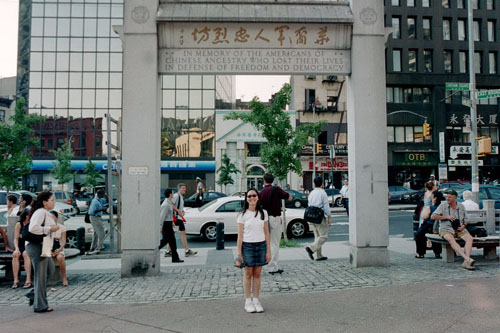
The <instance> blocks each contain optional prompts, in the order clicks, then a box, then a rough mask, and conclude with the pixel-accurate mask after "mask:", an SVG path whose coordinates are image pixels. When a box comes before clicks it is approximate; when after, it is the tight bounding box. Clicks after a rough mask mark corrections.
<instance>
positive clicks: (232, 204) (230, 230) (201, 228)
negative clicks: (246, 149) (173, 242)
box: [185, 196, 309, 241]
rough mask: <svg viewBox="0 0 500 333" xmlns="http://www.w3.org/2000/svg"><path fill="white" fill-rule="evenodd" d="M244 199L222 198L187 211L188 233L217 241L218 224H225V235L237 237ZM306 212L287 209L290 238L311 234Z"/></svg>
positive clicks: (236, 197) (234, 197)
mask: <svg viewBox="0 0 500 333" xmlns="http://www.w3.org/2000/svg"><path fill="white" fill-rule="evenodd" d="M243 201H244V199H243V198H242V197H239V196H231V197H222V198H218V199H216V200H213V201H211V202H209V203H207V204H205V205H203V206H202V207H200V208H190V209H187V210H186V215H185V218H186V233H187V234H188V235H199V236H201V237H202V238H204V239H206V240H209V241H215V236H216V225H217V222H224V233H225V234H226V235H236V234H237V233H238V232H237V226H236V218H237V216H238V214H239V213H240V212H241V209H242V207H243ZM303 217H304V210H302V209H287V210H286V220H287V231H288V235H289V237H290V238H292V237H293V238H298V237H303V236H304V235H305V234H306V233H307V232H309V225H308V223H307V222H306V221H304V219H303Z"/></svg>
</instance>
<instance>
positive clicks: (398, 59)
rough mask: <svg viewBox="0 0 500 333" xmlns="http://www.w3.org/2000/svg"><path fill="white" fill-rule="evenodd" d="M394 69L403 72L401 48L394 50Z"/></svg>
mask: <svg viewBox="0 0 500 333" xmlns="http://www.w3.org/2000/svg"><path fill="white" fill-rule="evenodd" d="M392 70H393V71H394V72H401V50H397V49H396V50H392Z"/></svg>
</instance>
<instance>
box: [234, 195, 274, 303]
mask: <svg viewBox="0 0 500 333" xmlns="http://www.w3.org/2000/svg"><path fill="white" fill-rule="evenodd" d="M268 222H269V218H268V215H267V212H266V211H265V210H264V209H262V206H261V205H260V197H259V192H257V190H256V189H253V188H252V189H250V190H248V191H247V193H246V195H245V203H244V204H243V210H242V212H241V213H240V214H239V215H238V219H237V223H238V259H239V260H240V261H241V262H243V265H244V267H245V276H244V278H243V289H244V290H245V297H246V300H245V311H246V312H250V313H251V312H264V308H263V307H262V304H261V303H260V301H259V294H260V275H261V273H262V266H264V265H267V263H268V262H269V261H270V260H271V245H270V240H269V223H268ZM252 280H253V281H252ZM252 286H253V300H252V298H251V291H252Z"/></svg>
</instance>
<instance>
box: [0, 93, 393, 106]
mask: <svg viewBox="0 0 500 333" xmlns="http://www.w3.org/2000/svg"><path fill="white" fill-rule="evenodd" d="M385 99H386V101H387V103H394V94H393V88H392V87H386V88H385ZM0 112H2V111H0Z"/></svg>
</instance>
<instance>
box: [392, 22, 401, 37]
mask: <svg viewBox="0 0 500 333" xmlns="http://www.w3.org/2000/svg"><path fill="white" fill-rule="evenodd" d="M400 38H401V18H400V17H393V18H392V39H400Z"/></svg>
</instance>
